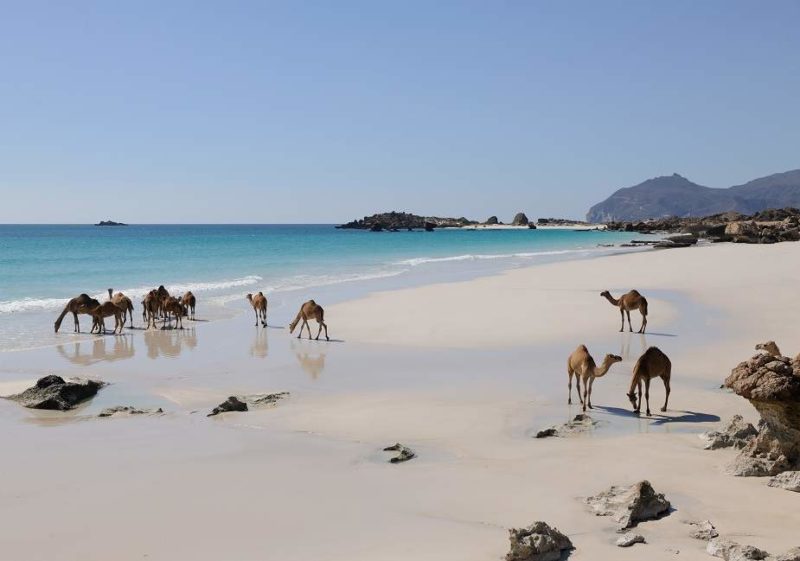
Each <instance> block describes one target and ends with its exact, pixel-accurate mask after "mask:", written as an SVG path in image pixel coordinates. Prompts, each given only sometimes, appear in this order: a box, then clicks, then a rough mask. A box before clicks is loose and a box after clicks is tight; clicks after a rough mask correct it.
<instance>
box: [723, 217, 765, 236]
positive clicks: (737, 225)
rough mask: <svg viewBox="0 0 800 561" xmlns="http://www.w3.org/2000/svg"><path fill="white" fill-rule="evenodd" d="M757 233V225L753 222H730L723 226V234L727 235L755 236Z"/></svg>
mask: <svg viewBox="0 0 800 561" xmlns="http://www.w3.org/2000/svg"><path fill="white" fill-rule="evenodd" d="M758 234H759V229H758V226H757V225H756V223H755V222H745V221H740V222H730V223H728V225H727V226H725V235H727V236H750V237H752V236H757V235H758Z"/></svg>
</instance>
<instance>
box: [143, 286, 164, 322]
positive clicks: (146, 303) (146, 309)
mask: <svg viewBox="0 0 800 561" xmlns="http://www.w3.org/2000/svg"><path fill="white" fill-rule="evenodd" d="M160 310H161V300H160V299H159V297H158V291H157V290H155V289H153V290H151V291H150V292H148V293H147V295H145V297H144V300H142V320H143V321H144V322H146V323H147V326H146V329H150V326H151V325H152V326H153V327H155V326H156V320H157V319H158V314H159V311H160Z"/></svg>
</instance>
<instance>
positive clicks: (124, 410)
mask: <svg viewBox="0 0 800 561" xmlns="http://www.w3.org/2000/svg"><path fill="white" fill-rule="evenodd" d="M163 412H164V410H163V409H161V408H160V407H159V408H158V409H139V408H138V407H133V406H130V405H116V406H114V407H106V408H105V409H103V410H102V411H100V413H99V414H98V415H97V416H98V417H116V416H123V415H161V414H162V413H163Z"/></svg>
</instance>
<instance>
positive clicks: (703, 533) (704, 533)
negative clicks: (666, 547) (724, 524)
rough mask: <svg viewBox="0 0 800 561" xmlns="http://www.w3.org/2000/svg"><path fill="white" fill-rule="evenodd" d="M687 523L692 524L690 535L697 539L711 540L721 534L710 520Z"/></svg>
mask: <svg viewBox="0 0 800 561" xmlns="http://www.w3.org/2000/svg"><path fill="white" fill-rule="evenodd" d="M687 524H689V525H690V526H692V531H691V532H690V533H689V535H690V536H692V537H693V538H694V539H696V540H703V541H710V540H713V539H714V538H716V537H718V536H719V532H717V529H716V528H715V527H714V525H713V524H712V523H711V521H710V520H699V521H689V522H687Z"/></svg>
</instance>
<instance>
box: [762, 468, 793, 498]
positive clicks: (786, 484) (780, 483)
mask: <svg viewBox="0 0 800 561" xmlns="http://www.w3.org/2000/svg"><path fill="white" fill-rule="evenodd" d="M767 485H769V486H770V487H778V488H780V489H786V490H787V491H794V492H795V493H800V471H784V472H783V473H779V474H778V475H776V476H775V477H772V478H770V480H769V483H767Z"/></svg>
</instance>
